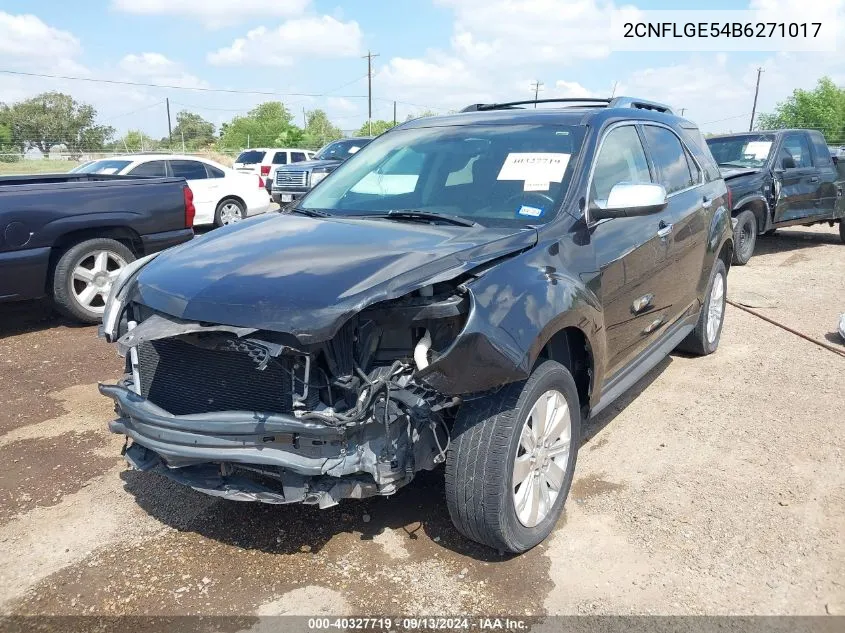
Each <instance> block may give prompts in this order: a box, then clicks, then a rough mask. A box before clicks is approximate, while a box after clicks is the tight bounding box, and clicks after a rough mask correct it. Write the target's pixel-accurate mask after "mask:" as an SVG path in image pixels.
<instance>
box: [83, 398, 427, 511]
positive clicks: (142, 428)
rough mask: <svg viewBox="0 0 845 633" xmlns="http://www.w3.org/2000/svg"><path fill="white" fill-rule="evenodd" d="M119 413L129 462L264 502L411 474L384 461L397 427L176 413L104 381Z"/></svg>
mask: <svg viewBox="0 0 845 633" xmlns="http://www.w3.org/2000/svg"><path fill="white" fill-rule="evenodd" d="M99 389H100V393H102V394H103V395H105V396H107V397H109V398H111V399H113V400H114V401H115V403H116V405H117V411H118V413H119V415H120V417H118V418H117V419H116V420H113V421H112V422H110V423H109V430H110V431H111V432H112V433H117V434H120V435H125V436H126V437H127V438H128V439H131V440H132V445H131V446H129V447H128V448H127V450H126V451H125V457H126V459H127V461H128V462H129V463H130V465H131V466H133V467H134V468H137V469H139V470H144V471H153V472H158V473H160V474H163V475H166V476H168V477H170V478H171V479H173V480H175V481H177V482H179V483H182V484H185V485H189V486H191V487H192V488H195V489H197V490H199V491H201V492H205V493H207V494H212V495H217V496H223V497H226V498H229V499H235V500H241V501H262V502H265V503H296V502H302V503H315V504H318V505H320V506H321V507H329V506H331V505H334V504H336V503H337V502H338V501H339V500H340V499H344V498H363V497H368V496H372V495H388V494H393V493H394V492H396V490H397V489H398V488H399V487H401V486H402V485H404V484H405V483H407V481H409V480H410V477H411V476H412V473H409V472H408V471H407V469H406V466H405V465H404V464H402V463H398V462H397V461H396V460H382V459H380V458H379V455H381V454H383V452H384V448H385V445H386V444H387V443H390V444H392V445H394V446H395V445H397V443H399V444H402V443H403V442H404V441H405V439H404V436H403V435H402V434H400V433H398V428H397V435H396V436H393V437H390V438H388V437H385V434H384V427H383V426H382V425H380V424H369V425H364V426H362V427H358V428H356V429H354V430H350V431H348V430H346V429H343V428H339V427H333V426H330V425H326V424H321V423H315V422H308V421H304V420H301V419H299V418H297V417H296V416H293V415H285V414H262V413H256V412H250V411H222V412H213V413H204V414H195V415H173V414H171V413H169V412H167V411H165V410H164V409H162V408H160V407H158V406H156V405H155V404H153V403H152V402H150V401H148V400H146V399H144V398H143V397H141V396H140V395H138V394H137V393H135V392H134V391H131V390H130V389H128V388H126V387H124V386H120V385H103V384H101V385H100V386H99Z"/></svg>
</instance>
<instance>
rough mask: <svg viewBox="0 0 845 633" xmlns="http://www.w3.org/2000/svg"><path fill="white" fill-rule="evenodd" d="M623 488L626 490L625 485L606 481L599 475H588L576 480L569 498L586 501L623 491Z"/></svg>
mask: <svg viewBox="0 0 845 633" xmlns="http://www.w3.org/2000/svg"><path fill="white" fill-rule="evenodd" d="M623 488H625V486H624V485H622V484H615V483H613V482H612V481H605V480H604V479H602V478H601V477H600V476H599V475H586V476H584V477H578V478H576V479H575V481H574V482H573V483H572V489H571V490H570V492H569V498H570V499H573V500H575V501H586V500H587V499H589V498H590V497H595V496H597V495H601V494H605V493H608V492H613V491H615V490H622V489H623Z"/></svg>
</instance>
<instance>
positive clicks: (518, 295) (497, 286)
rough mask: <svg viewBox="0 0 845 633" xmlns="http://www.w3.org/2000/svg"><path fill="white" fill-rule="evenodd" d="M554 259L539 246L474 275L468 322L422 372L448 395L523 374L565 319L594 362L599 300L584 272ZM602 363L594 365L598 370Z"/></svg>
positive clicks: (598, 347) (600, 355) (600, 343)
mask: <svg viewBox="0 0 845 633" xmlns="http://www.w3.org/2000/svg"><path fill="white" fill-rule="evenodd" d="M551 261H554V260H553V257H552V256H550V254H549V249H544V248H534V249H531V250H529V251H527V252H525V253H522V254H521V255H519V256H517V257H514V258H512V259H509V260H507V261H505V262H502V263H500V264H498V265H497V266H495V267H493V268H491V269H490V270H488V271H486V272H485V273H484V274H483V275H482V276H480V277H478V278H476V279H474V280H472V281H471V282H468V283H467V284H466V286H467V289H468V291H469V294H470V310H469V316H468V319H467V322H466V324H465V326H464V328H463V330H462V331H461V333H460V334H459V335H458V336H457V338H456V339H455V341H454V342H453V343H452V345H451V346H450V347H449V348H448V349H446V350H445V351H444V352H443V354H442V355H441V356H440V357H438V358H437V359H436V360H435V361H433V362H432V363H431V364H430V365H429V366H428V367H426V368H425V369H424V370H422V371H420V372H418V374H417V375H418V378H420V379H421V380H423V381H424V382H426V383H427V384H428V385H429V386H431V387H432V388H434V389H436V390H437V391H440V392H441V393H445V394H449V395H458V394H467V393H475V392H479V391H486V390H488V389H494V388H496V387H499V386H501V385H503V384H507V383H510V382H515V381H518V380H525V379H526V378H527V377H528V375H529V374H530V372H531V368H532V367H533V365H534V362H535V361H536V359H537V357H538V355H539V354H540V352H541V350H542V349H543V347H544V346H545V344H546V343H547V342H548V341H549V339H551V337H552V336H554V334H555V333H557V332H559V331H560V330H561V329H563V328H567V327H575V328H578V329H579V330H580V331H581V332H582V333H583V334H584V336H585V338H586V339H587V341H588V344H589V345H590V347H591V350H592V351H593V357H594V362H595V363H601V362H602V359H604V339H603V337H601V336H600V335H599V333H600V331H601V329H602V328H603V322H604V321H603V316H602V312H601V307H600V304H599V301H598V299H597V297H596V296H595V294H594V293H593V292H592V291H591V290H590V289H589V288H587V287H586V286H585V284H584V283H583V282H582V281H581V280H580V279H578V278H577V277H574V276H571V275H569V274H566V273H564V272H562V271H559V270H557V269H556V268H555V267H553V266H551V265H549V264H550V262H551ZM559 261H560V260H556V263H558V264H559ZM602 370H603V367H594V373H593V375H594V376H595V375H602V374H601V372H602Z"/></svg>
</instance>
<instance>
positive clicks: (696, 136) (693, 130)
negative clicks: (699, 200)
mask: <svg viewBox="0 0 845 633" xmlns="http://www.w3.org/2000/svg"><path fill="white" fill-rule="evenodd" d="M681 135H682V136H683V139H684V141H686V144H687V147H689V148H690V151H692V153H693V155H694V156H695V158H696V159H697V160H698V164H699V165H701V170H702V171H703V173H704V180H705V182H710V181H711V180H717V179H719V178H721V177H722V173H721V172H720V171H719V165H717V164H716V160H715V158H714V157H713V152H711V151H710V146H709V145H708V144H707V141H706V140H705V139H704V135H702V134H701V130H699V129H698V128H697V127H683V128H681Z"/></svg>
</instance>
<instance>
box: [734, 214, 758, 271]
mask: <svg viewBox="0 0 845 633" xmlns="http://www.w3.org/2000/svg"><path fill="white" fill-rule="evenodd" d="M756 243H757V217H756V216H755V215H754V212H753V211H751V210H750V209H746V210H745V211H742V212H740V213H739V215H737V216H736V226H735V227H734V245H735V248H734V254H733V262H734V264H737V265H739V266H744V265H745V264H747V263H748V260H749V259H751V256H752V255H753V254H754V246H755V244H756Z"/></svg>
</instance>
